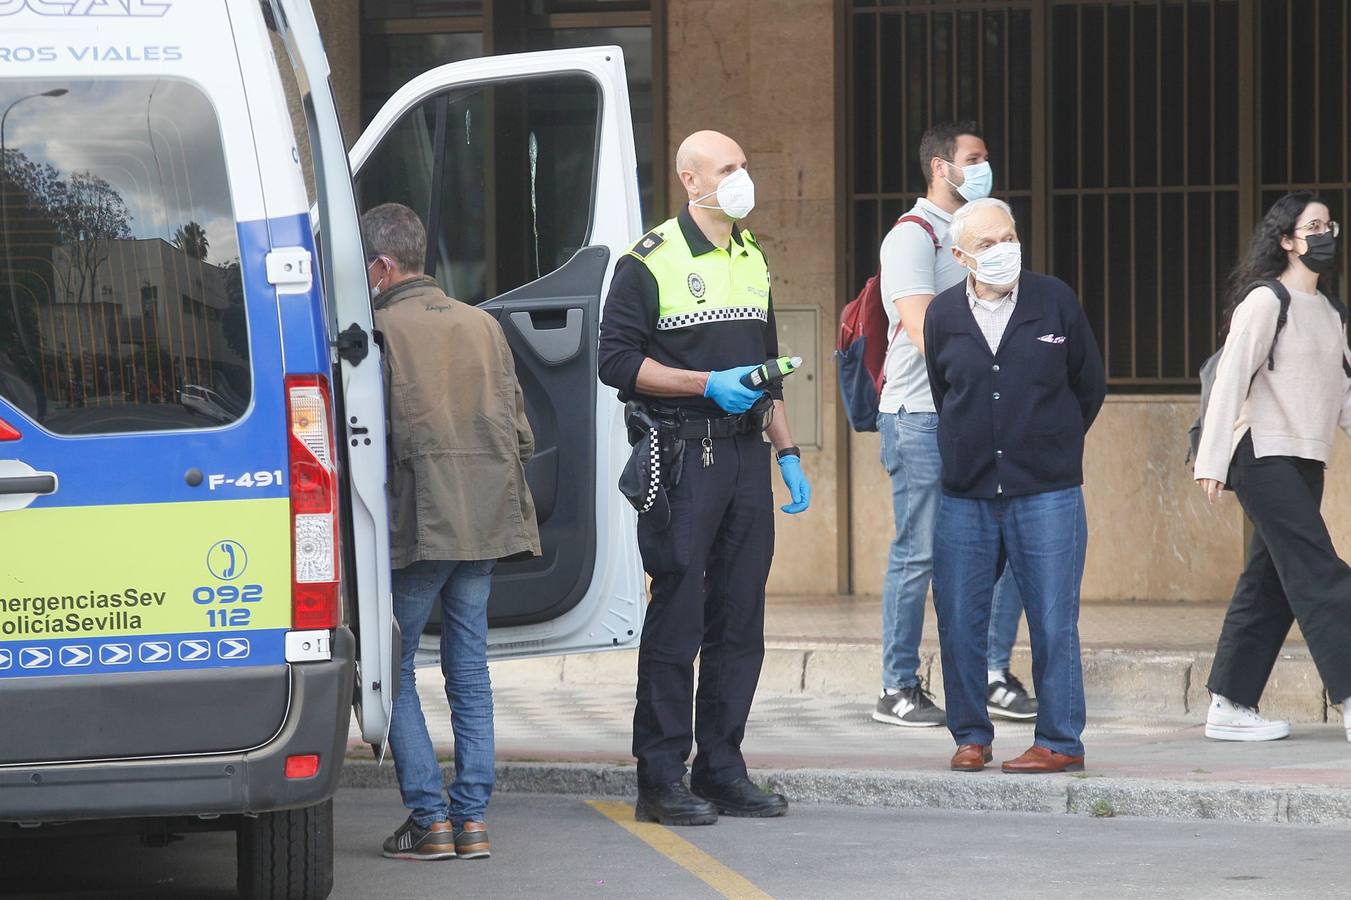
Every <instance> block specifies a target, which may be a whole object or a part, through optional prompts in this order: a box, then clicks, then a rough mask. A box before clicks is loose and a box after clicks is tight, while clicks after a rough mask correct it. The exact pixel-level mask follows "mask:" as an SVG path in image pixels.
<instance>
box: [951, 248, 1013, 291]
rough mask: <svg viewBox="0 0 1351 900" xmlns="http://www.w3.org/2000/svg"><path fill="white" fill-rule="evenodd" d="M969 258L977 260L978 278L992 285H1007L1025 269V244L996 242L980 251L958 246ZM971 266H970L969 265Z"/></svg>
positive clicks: (981, 281)
mask: <svg viewBox="0 0 1351 900" xmlns="http://www.w3.org/2000/svg"><path fill="white" fill-rule="evenodd" d="M957 249H958V250H961V251H962V254H963V255H964V256H965V257H966V258H967V259H974V260H975V261H976V280H977V281H979V282H980V283H981V284H988V285H990V286H991V287H1007V286H1009V285H1011V284H1013V283H1014V282H1016V281H1017V280H1018V276H1019V275H1021V274H1022V271H1023V245H1022V244H1019V243H1014V242H1011V241H1003V242H1002V243H998V244H995V245H994V246H993V247H990V248H988V249H986V250H983V251H981V252H980V253H972V252H971V251H969V250H966V249H964V248H961V247H958V248H957ZM968 268H969V267H968Z"/></svg>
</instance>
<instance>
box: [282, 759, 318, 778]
mask: <svg viewBox="0 0 1351 900" xmlns="http://www.w3.org/2000/svg"><path fill="white" fill-rule="evenodd" d="M318 774H319V754H318V753H300V754H295V755H292V756H288V757H286V777H287V778H313V777H314V776H315V775H318Z"/></svg>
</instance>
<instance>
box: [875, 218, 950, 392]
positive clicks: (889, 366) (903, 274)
mask: <svg viewBox="0 0 1351 900" xmlns="http://www.w3.org/2000/svg"><path fill="white" fill-rule="evenodd" d="M908 215H914V216H920V217H921V218H923V219H925V220H927V221H928V222H929V224H930V225H932V226H933V229H934V234H936V235H937V236H938V240H939V241H941V242H942V247H941V248H940V249H939V250H938V251H937V252H935V250H934V245H933V241H932V240H931V239H930V238H929V234H928V232H926V231H925V230H924V229H923V228H921V227H920V226H919V225H916V224H915V223H914V222H902V223H901V224H899V225H896V226H895V227H893V228H892V229H891V231H890V232H888V233H887V236H886V239H885V240H883V241H882V250H881V254H880V255H881V273H882V279H881V280H882V285H881V288H882V305H883V306H885V307H886V310H887V322H888V326H889V328H890V332H889V333H891V334H892V335H893V337H892V338H891V344H890V346H889V347H888V348H887V363H886V384H884V385H883V386H882V397H881V399H880V402H879V404H878V408H879V409H880V410H881V411H882V412H887V413H894V412H899V411H900V409H901V408H902V407H904V408H905V410H906V412H934V400H933V394H932V393H931V392H930V391H929V373H928V371H927V370H926V369H925V368H924V357H923V356H922V355H921V354H920V352H919V350H917V349H916V348H915V345H914V344H913V343H911V342H910V335H908V334H906V333H905V329H904V328H901V327H898V326H899V325H900V314H899V313H898V312H897V311H896V301H897V300H899V299H900V298H902V297H913V296H914V295H916V294H930V295H933V294H939V293H942V292H943V291H945V290H947V289H948V288H950V287H952V286H953V285H954V284H958V283H959V282H961V280H962V279H963V278H965V277H966V274H967V271H968V270H967V269H966V267H965V266H963V265H962V264H961V263H959V262H957V259H956V257H954V256H953V255H952V241H951V240H950V239H949V238H948V226H949V225H950V224H951V223H952V216H951V214H949V213H946V212H944V211H943V210H941V209H939V208H938V207H937V206H934V205H933V204H932V203H930V202H929V201H928V200H927V199H925V198H923V197H921V198H920V199H919V201H918V202H917V203H916V204H915V206H914V208H913V209H911V210H910V212H909V213H908Z"/></svg>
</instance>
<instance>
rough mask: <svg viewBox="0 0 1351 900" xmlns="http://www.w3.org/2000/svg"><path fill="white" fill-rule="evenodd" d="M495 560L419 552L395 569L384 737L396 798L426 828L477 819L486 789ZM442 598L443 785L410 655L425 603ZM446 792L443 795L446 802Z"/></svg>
mask: <svg viewBox="0 0 1351 900" xmlns="http://www.w3.org/2000/svg"><path fill="white" fill-rule="evenodd" d="M494 565H495V561H494V560H491V559H487V560H478V561H474V562H456V561H453V560H422V561H420V562H415V563H413V564H412V565H411V566H408V567H407V568H403V569H396V570H395V571H394V579H393V582H394V585H393V586H394V618H395V619H397V620H398V622H399V629H400V630H401V631H402V632H403V646H402V648H401V654H400V658H399V695H398V697H396V698H395V700H394V715H393V719H392V721H391V723H390V728H389V742H390V744H391V745H392V747H393V749H394V772H395V775H396V776H397V777H398V779H399V793H400V794H402V795H403V805H404V806H406V807H408V809H409V811H410V812H412V814H413V821H415V822H417V824H418V825H419V826H420V827H423V828H426V827H427V826H428V825H430V824H431V823H432V822H444V821H447V820H449V821H450V822H452V823H453V824H455V825H460V824H463V823H464V822H466V821H483V816H484V813H485V812H486V811H487V809H488V798H489V797H490V796H491V795H492V791H493V780H494V772H493V686H492V681H491V680H490V679H489V677H488V593H489V591H490V590H491V588H492V574H493V566H494ZM438 600H439V601H440V603H441V672H442V673H443V675H444V676H445V680H446V700H448V701H449V702H450V727H451V730H452V731H453V732H454V735H455V778H454V780H453V781H452V782H451V784H450V787H449V788H448V789H447V790H446V793H445V794H443V793H442V790H441V788H442V781H441V766H440V764H439V763H438V762H437V759H436V750H435V749H433V747H432V741H431V738H430V737H429V736H428V734H427V721H426V719H424V718H423V717H422V704H421V702H419V700H418V693H417V684H416V681H415V679H414V676H413V657H414V655H415V654H416V653H417V645H418V638H419V637H420V636H421V634H422V630H423V628H425V627H426V625H427V619H428V618H429V617H430V616H431V613H432V606H433V604H435V603H436V602H437V601H438ZM447 796H449V803H447V800H446V798H447Z"/></svg>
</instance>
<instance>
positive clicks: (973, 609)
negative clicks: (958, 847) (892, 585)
mask: <svg viewBox="0 0 1351 900" xmlns="http://www.w3.org/2000/svg"><path fill="white" fill-rule="evenodd" d="M1087 547H1088V520H1087V518H1086V516H1085V514H1084V495H1083V490H1082V489H1081V488H1077V487H1074V488H1066V489H1064V490H1059V491H1048V492H1046V493H1042V494H1032V495H1030V496H1026V497H998V498H996V499H993V500H972V499H965V498H960V497H947V496H945V497H944V498H943V503H942V506H941V509H940V510H939V514H938V535H937V539H936V541H935V544H934V603H935V605H936V606H937V607H938V635H939V643H940V647H941V650H942V657H943V687H944V693H945V695H946V704H947V714H948V729H949V730H950V731H951V732H952V736H953V738H954V739H955V740H956V742H957V743H958V744H990V743H993V741H994V726H993V725H992V724H991V723H990V716H989V713H988V712H987V711H986V708H985V688H986V678H985V663H986V653H985V649H986V648H985V646H984V642H985V640H986V638H987V635H988V631H989V625H990V623H989V619H990V608H991V603H992V600H993V596H994V587H995V576H996V574H997V573H998V571H999V565H1000V562H1001V560H1003V559H1004V558H1007V560H1008V562H1009V565H1010V566H1011V567H1012V569H1013V574H1014V576H1015V578H1016V579H1017V582H1018V587H1019V589H1020V590H1021V592H1022V595H1023V599H1024V601H1025V602H1026V605H1027V630H1028V636H1029V637H1030V639H1031V642H1032V683H1033V684H1034V685H1035V686H1036V693H1037V701H1038V705H1039V706H1038V711H1037V730H1036V738H1035V743H1036V744H1037V745H1038V746H1041V747H1045V748H1047V749H1049V750H1053V751H1055V752H1057V753H1066V754H1069V755H1071V756H1080V755H1082V754H1083V752H1084V745H1083V742H1082V741H1081V737H1082V735H1083V731H1084V715H1085V713H1084V678H1083V669H1082V667H1081V664H1080V659H1079V585H1080V583H1081V582H1082V580H1083V575H1084V554H1085V552H1086V550H1087Z"/></svg>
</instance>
